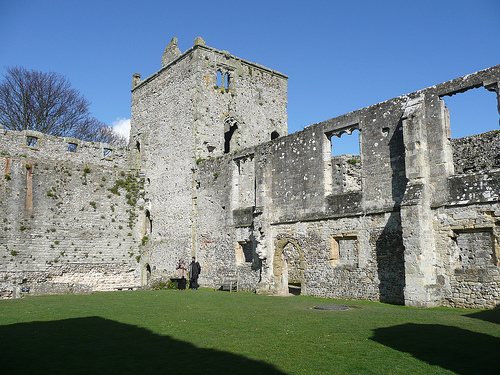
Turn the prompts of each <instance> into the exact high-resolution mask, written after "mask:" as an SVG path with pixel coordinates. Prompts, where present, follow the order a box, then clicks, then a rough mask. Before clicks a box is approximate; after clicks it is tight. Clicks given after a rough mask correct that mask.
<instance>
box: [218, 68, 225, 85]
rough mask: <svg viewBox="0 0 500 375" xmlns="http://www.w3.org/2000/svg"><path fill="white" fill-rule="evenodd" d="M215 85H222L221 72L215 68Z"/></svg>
mask: <svg viewBox="0 0 500 375" xmlns="http://www.w3.org/2000/svg"><path fill="white" fill-rule="evenodd" d="M217 87H224V86H223V82H222V72H221V71H220V70H217Z"/></svg>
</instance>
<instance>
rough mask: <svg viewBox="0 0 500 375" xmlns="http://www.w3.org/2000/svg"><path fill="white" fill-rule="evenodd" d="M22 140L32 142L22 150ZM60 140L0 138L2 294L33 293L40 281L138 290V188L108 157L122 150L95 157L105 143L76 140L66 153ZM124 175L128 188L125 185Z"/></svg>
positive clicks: (20, 135)
mask: <svg viewBox="0 0 500 375" xmlns="http://www.w3.org/2000/svg"><path fill="white" fill-rule="evenodd" d="M26 134H31V135H32V136H37V137H38V143H37V146H36V147H29V146H26ZM71 141H72V142H74V140H71ZM67 142H68V140H67V139H64V138H57V137H53V136H48V135H42V134H40V133H32V132H13V131H3V132H2V134H0V146H1V157H0V168H1V170H2V172H3V173H2V176H1V177H2V180H1V182H0V201H1V204H0V217H1V218H0V220H1V223H2V227H1V229H2V230H1V231H0V280H1V285H0V289H1V290H2V293H3V294H4V295H9V294H11V293H12V292H13V291H14V289H15V288H16V287H18V286H19V285H20V284H22V285H23V286H30V287H31V292H30V293H37V291H40V293H41V292H42V289H44V288H43V287H41V285H42V284H41V283H46V282H51V283H52V284H53V285H56V284H57V285H63V284H64V285H65V286H64V287H55V286H54V290H58V288H62V289H65V290H70V289H74V290H79V289H82V290H115V289H117V288H123V287H137V286H140V274H139V272H138V270H137V269H138V261H137V259H136V257H137V256H139V253H140V248H139V246H138V243H137V242H136V239H137V233H136V217H135V210H136V204H137V201H138V199H139V198H140V197H139V195H140V193H139V190H138V189H139V185H140V183H139V181H137V179H136V176H135V174H134V173H132V172H130V171H129V170H127V169H124V168H123V166H125V165H126V163H127V159H126V158H123V157H121V156H120V155H116V153H118V154H119V153H123V152H124V150H116V151H115V152H116V153H115V155H108V157H103V156H102V148H103V147H106V148H107V147H109V146H107V145H102V144H92V143H90V142H88V143H86V142H78V146H79V148H77V151H76V152H68V151H67V147H68V145H67ZM63 150H64V151H63ZM87 151H89V153H87ZM127 177H128V179H129V180H131V181H132V180H133V181H134V183H130V182H126V183H125V181H126V180H127ZM120 180H121V181H123V182H124V183H123V184H120V183H119V181H120ZM132 185H133V186H134V188H133V189H132V190H131V191H127V190H126V187H129V188H130V186H132ZM135 187H137V190H136V188H135ZM118 193H120V195H118ZM128 194H130V196H127V195H128ZM127 202H129V203H130V204H127ZM129 234H130V235H129ZM82 267H83V268H82Z"/></svg>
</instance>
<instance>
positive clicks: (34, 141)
mask: <svg viewBox="0 0 500 375" xmlns="http://www.w3.org/2000/svg"><path fill="white" fill-rule="evenodd" d="M26 146H29V147H38V138H37V137H32V136H30V135H28V136H27V137H26Z"/></svg>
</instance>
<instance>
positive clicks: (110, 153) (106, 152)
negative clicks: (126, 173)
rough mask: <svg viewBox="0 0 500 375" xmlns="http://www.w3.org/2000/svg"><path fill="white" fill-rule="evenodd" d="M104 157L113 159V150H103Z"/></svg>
mask: <svg viewBox="0 0 500 375" xmlns="http://www.w3.org/2000/svg"><path fill="white" fill-rule="evenodd" d="M102 156H103V157H104V158H112V157H113V150H112V149H110V148H103V149H102Z"/></svg>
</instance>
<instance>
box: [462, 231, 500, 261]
mask: <svg viewBox="0 0 500 375" xmlns="http://www.w3.org/2000/svg"><path fill="white" fill-rule="evenodd" d="M454 234H455V237H454V238H453V240H454V241H455V244H456V246H455V251H454V258H455V259H456V260H457V266H458V267H457V268H461V269H480V268H485V267H491V266H494V265H497V262H498V260H497V256H498V254H497V253H496V251H495V245H494V244H495V238H494V234H493V232H492V231H491V230H471V231H466V230H464V231H454Z"/></svg>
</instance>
